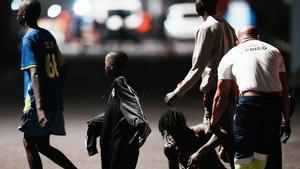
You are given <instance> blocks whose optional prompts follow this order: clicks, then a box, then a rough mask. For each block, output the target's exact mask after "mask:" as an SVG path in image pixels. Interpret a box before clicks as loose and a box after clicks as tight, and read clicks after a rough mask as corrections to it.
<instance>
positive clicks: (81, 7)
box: [73, 0, 92, 16]
mask: <svg viewBox="0 0 300 169" xmlns="http://www.w3.org/2000/svg"><path fill="white" fill-rule="evenodd" d="M91 9H92V4H91V2H90V1H89V0H77V1H76V2H75V3H74V6H73V10H74V12H75V14H77V15H80V16H84V15H89V14H90V12H91Z"/></svg>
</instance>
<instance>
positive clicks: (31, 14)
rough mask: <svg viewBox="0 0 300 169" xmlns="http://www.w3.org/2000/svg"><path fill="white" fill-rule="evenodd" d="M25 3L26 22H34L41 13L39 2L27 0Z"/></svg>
mask: <svg viewBox="0 0 300 169" xmlns="http://www.w3.org/2000/svg"><path fill="white" fill-rule="evenodd" d="M25 3H26V8H25V11H26V20H27V22H35V21H37V20H38V19H39V17H40V14H41V3H40V2H39V1H38V0H29V1H28V2H27V1H25Z"/></svg>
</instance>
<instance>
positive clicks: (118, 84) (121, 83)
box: [112, 76, 127, 90]
mask: <svg viewBox="0 0 300 169" xmlns="http://www.w3.org/2000/svg"><path fill="white" fill-rule="evenodd" d="M126 86H127V80H126V78H125V77H124V76H119V77H116V78H115V79H114V80H113V83H112V87H113V88H115V90H121V89H122V88H124V87H126Z"/></svg>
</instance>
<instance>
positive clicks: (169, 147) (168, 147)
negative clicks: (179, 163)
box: [164, 141, 179, 159]
mask: <svg viewBox="0 0 300 169" xmlns="http://www.w3.org/2000/svg"><path fill="white" fill-rule="evenodd" d="M164 154H165V156H166V157H167V158H168V159H178V155H179V150H178V149H177V147H176V145H175V143H174V142H171V141H168V142H167V143H166V144H165V145H164Z"/></svg>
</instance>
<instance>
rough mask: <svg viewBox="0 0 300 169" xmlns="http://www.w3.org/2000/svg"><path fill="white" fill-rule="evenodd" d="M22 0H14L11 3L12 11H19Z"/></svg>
mask: <svg viewBox="0 0 300 169" xmlns="http://www.w3.org/2000/svg"><path fill="white" fill-rule="evenodd" d="M20 3H21V0H13V2H12V3H11V6H10V7H11V9H12V10H14V11H15V10H18V9H19V6H20Z"/></svg>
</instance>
